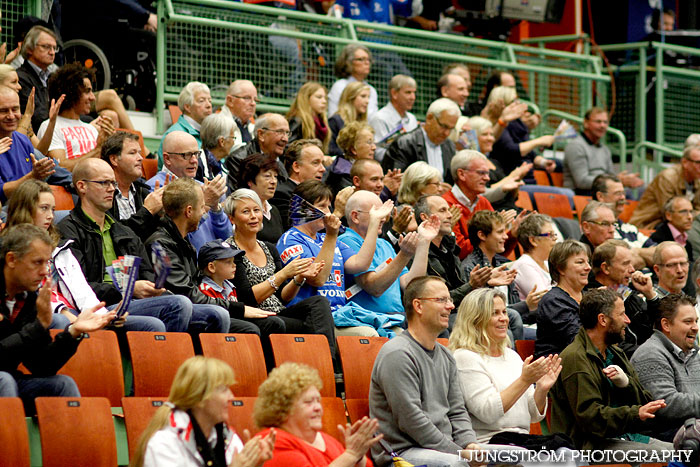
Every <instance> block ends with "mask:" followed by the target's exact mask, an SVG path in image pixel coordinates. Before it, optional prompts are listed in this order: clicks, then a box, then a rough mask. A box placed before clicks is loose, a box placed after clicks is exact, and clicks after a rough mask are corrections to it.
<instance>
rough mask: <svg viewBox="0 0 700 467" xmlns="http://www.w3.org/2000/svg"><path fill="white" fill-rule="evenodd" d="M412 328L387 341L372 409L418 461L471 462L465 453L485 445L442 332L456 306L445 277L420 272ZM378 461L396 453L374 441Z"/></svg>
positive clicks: (411, 288)
mask: <svg viewBox="0 0 700 467" xmlns="http://www.w3.org/2000/svg"><path fill="white" fill-rule="evenodd" d="M403 307H404V309H405V313H406V321H407V323H408V329H407V330H406V331H405V332H403V333H401V334H400V335H399V336H397V337H396V338H394V339H392V340H390V341H389V342H387V343H386V344H384V345H383V346H382V348H381V350H380V351H379V354H378V355H377V359H376V360H375V362H374V368H372V378H371V382H370V389H369V414H370V417H372V418H376V419H377V420H378V421H379V431H380V432H381V433H382V434H383V435H384V439H385V440H386V442H388V443H389V445H390V446H391V447H392V449H394V450H395V451H396V452H397V453H398V454H399V455H400V456H401V457H402V458H403V459H405V460H406V461H407V462H410V463H411V464H413V465H424V464H425V465H430V466H437V465H440V466H452V465H454V466H457V465H465V466H466V465H469V464H468V463H467V462H465V461H464V459H463V458H462V457H461V456H460V454H465V455H466V454H467V453H466V452H465V451H469V450H472V449H479V445H478V444H477V443H476V435H475V434H474V430H473V429H472V423H471V419H470V418H469V413H468V412H467V409H466V407H465V406H464V397H463V396H462V391H461V390H460V386H459V378H458V374H457V365H456V364H455V360H454V358H453V357H452V354H451V352H450V351H449V350H447V348H446V347H443V346H442V345H441V344H439V343H438V342H437V337H438V336H439V335H440V334H441V333H442V332H443V331H445V330H446V329H447V325H448V321H449V317H450V313H451V312H452V310H453V309H454V307H455V305H454V303H452V298H451V297H450V291H449V290H448V288H447V286H446V285H445V281H444V280H443V279H441V278H439V277H436V276H425V275H423V276H422V277H418V278H416V279H414V280H412V281H411V282H410V283H409V284H408V286H407V287H406V291H405V293H404V299H403ZM371 449H372V457H373V458H374V460H375V461H376V462H377V465H389V464H391V455H390V454H388V453H387V452H385V451H384V449H382V448H381V447H380V446H378V445H374V446H372V448H371Z"/></svg>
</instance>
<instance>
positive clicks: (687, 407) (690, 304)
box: [631, 294, 700, 438]
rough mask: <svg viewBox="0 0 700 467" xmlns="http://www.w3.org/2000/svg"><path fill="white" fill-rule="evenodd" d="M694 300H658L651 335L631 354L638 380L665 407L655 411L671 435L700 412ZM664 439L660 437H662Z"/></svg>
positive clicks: (680, 297) (684, 297) (683, 297)
mask: <svg viewBox="0 0 700 467" xmlns="http://www.w3.org/2000/svg"><path fill="white" fill-rule="evenodd" d="M697 334H698V317H697V314H696V312H695V300H694V299H693V298H692V297H689V296H687V295H683V294H672V295H668V296H666V297H664V298H662V299H661V301H660V303H659V312H658V315H657V320H656V330H655V331H654V334H653V335H652V336H651V337H650V338H649V339H648V340H647V341H646V342H645V343H644V344H642V345H640V346H639V348H638V349H637V350H636V351H635V353H634V355H633V356H632V360H631V361H632V364H633V365H634V367H635V369H636V370H637V373H638V374H639V380H640V381H641V382H642V385H643V386H644V388H645V389H646V390H647V391H649V392H650V393H651V394H652V396H653V397H654V399H664V400H665V401H666V407H665V408H662V409H661V410H659V412H658V413H657V415H658V419H659V420H658V421H659V422H660V423H662V428H663V429H666V430H670V431H671V433H669V434H670V436H671V437H672V436H673V434H674V433H675V431H676V430H677V429H678V428H679V427H680V426H681V425H682V424H683V421H684V420H685V419H686V418H690V417H696V416H698V414H700V357H698V347H697V345H696V344H695V338H696V336H697ZM662 438H663V437H662Z"/></svg>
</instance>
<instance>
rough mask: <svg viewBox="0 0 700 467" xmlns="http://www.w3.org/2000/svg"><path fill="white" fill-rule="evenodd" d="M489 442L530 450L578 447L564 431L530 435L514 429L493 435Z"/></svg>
mask: <svg viewBox="0 0 700 467" xmlns="http://www.w3.org/2000/svg"><path fill="white" fill-rule="evenodd" d="M489 444H504V445H508V446H519V447H522V448H525V449H528V450H530V451H556V450H557V449H559V448H568V449H576V448H575V447H574V442H573V441H572V440H571V438H569V437H568V436H566V435H565V434H563V433H553V434H551V435H530V434H525V433H516V432H513V431H502V432H500V433H496V434H495V435H493V436H492V437H491V439H490V440H489Z"/></svg>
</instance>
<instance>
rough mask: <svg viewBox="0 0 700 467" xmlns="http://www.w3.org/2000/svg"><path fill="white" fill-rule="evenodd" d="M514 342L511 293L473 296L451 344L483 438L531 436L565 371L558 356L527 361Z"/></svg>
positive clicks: (464, 304)
mask: <svg viewBox="0 0 700 467" xmlns="http://www.w3.org/2000/svg"><path fill="white" fill-rule="evenodd" d="M508 341H509V339H508V314H507V312H506V302H505V296H504V295H503V294H502V293H501V292H499V291H497V290H495V289H491V288H481V289H477V290H475V291H473V292H471V293H470V294H469V295H467V296H466V297H465V298H464V300H462V303H461V305H460V307H459V311H458V312H457V319H456V321H455V325H454V328H453V329H452V333H451V334H450V342H449V348H450V350H452V352H453V353H454V357H455V361H456V363H457V370H458V371H459V379H460V385H461V387H462V393H463V395H464V403H465V405H466V406H467V410H468V411H469V414H470V415H471V419H472V427H473V428H474V431H475V432H476V437H477V441H478V442H479V443H488V442H489V440H490V439H491V438H492V437H493V436H494V435H496V434H497V433H501V432H513V433H520V434H523V435H527V434H528V433H529V432H530V423H536V422H539V421H540V420H542V419H543V418H544V416H545V411H546V409H547V393H548V392H549V389H550V388H551V387H552V386H553V385H554V382H555V381H556V380H557V377H558V376H559V373H560V372H561V359H560V358H559V356H558V355H550V356H547V357H540V358H539V359H537V360H535V359H534V358H533V357H528V358H526V359H525V361H524V362H523V361H522V360H521V358H520V356H519V355H518V354H517V353H516V352H515V351H513V350H512V349H510V348H509V342H508ZM535 383H537V384H536V386H535Z"/></svg>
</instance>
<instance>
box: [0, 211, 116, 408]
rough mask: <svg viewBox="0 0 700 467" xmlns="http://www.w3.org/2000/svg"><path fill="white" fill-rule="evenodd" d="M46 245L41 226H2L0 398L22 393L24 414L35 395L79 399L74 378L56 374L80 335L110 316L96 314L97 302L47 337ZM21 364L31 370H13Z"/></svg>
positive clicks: (47, 240) (48, 248) (48, 252)
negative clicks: (5, 229)
mask: <svg viewBox="0 0 700 467" xmlns="http://www.w3.org/2000/svg"><path fill="white" fill-rule="evenodd" d="M51 244H52V242H51V239H50V238H49V235H48V233H47V232H46V230H43V229H40V228H39V227H36V226H34V225H30V224H20V225H16V226H13V227H10V228H9V229H8V230H7V232H6V233H5V235H3V241H2V246H1V247H0V268H2V274H1V275H0V294H2V296H3V297H4V299H3V300H0V397H21V398H22V400H23V402H24V405H25V411H26V412H27V413H28V414H31V413H33V412H34V398H35V397H39V396H64V397H80V391H78V387H77V386H76V384H75V382H74V381H73V379H72V378H70V377H69V376H65V375H56V372H57V371H58V370H60V369H61V367H62V366H63V365H64V364H65V363H66V362H67V361H68V360H69V359H70V358H71V357H72V356H73V354H74V353H75V351H76V350H77V348H78V343H79V342H80V339H81V338H82V335H83V333H85V332H93V331H97V330H99V329H102V328H103V327H105V326H106V325H107V324H109V323H110V322H111V321H112V319H114V316H115V313H114V312H109V313H105V314H95V313H94V312H95V310H97V309H99V308H101V307H102V305H103V304H102V303H100V304H99V305H97V306H96V307H95V308H93V309H91V310H87V311H83V312H82V313H80V314H79V315H78V316H77V318H76V320H75V321H74V322H73V323H72V324H71V325H69V326H68V327H67V328H66V330H65V331H64V332H62V333H60V334H58V335H57V336H56V338H55V339H54V340H52V339H51V336H50V334H49V331H48V328H49V325H50V324H51V318H52V315H53V313H52V310H51V303H50V299H51V280H50V279H48V275H49V270H48V264H49V260H50V259H51V251H52V246H51ZM44 280H46V282H45V283H44V285H43V287H41V288H39V285H40V284H41V283H42V282H43V281H44ZM37 289H38V292H37ZM20 363H23V364H24V365H25V366H26V367H27V368H28V369H29V370H30V371H31V372H32V374H31V375H25V374H23V373H20V372H19V371H17V367H18V366H19V364H20Z"/></svg>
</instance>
